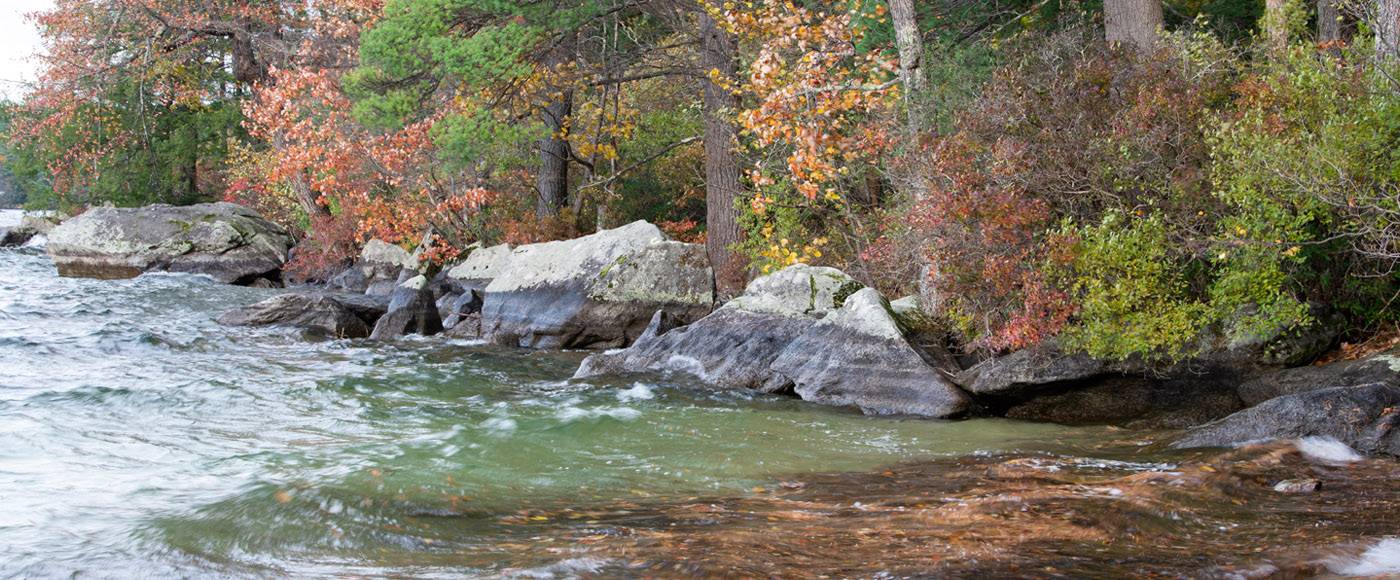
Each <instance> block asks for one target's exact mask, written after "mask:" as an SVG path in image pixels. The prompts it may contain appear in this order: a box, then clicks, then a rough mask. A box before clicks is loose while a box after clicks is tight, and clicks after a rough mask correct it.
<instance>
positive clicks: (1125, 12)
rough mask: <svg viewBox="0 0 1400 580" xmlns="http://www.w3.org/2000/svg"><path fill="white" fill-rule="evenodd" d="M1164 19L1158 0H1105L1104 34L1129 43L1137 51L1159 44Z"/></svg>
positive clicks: (1149, 50) (1108, 37)
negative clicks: (1158, 36)
mask: <svg viewBox="0 0 1400 580" xmlns="http://www.w3.org/2000/svg"><path fill="white" fill-rule="evenodd" d="M1163 23H1164V21H1163V19H1162V3H1161V2H1160V1H1159V0H1104V3H1103V24H1104V37H1105V38H1107V39H1108V42H1109V44H1126V45H1130V46H1132V47H1133V48H1135V49H1136V50H1137V51H1138V52H1142V53H1146V52H1151V51H1152V50H1154V49H1156V48H1157V40H1158V38H1157V35H1158V34H1159V33H1160V32H1161V30H1162V27H1163V25H1164V24H1163Z"/></svg>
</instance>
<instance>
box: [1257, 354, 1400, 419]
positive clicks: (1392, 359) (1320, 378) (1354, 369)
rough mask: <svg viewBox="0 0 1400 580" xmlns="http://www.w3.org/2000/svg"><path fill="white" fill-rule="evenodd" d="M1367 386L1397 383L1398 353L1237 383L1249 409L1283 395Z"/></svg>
mask: <svg viewBox="0 0 1400 580" xmlns="http://www.w3.org/2000/svg"><path fill="white" fill-rule="evenodd" d="M1368 383H1393V384H1400V352H1396V351H1390V352H1385V353H1381V354H1376V355H1372V356H1368V357H1366V358H1363V359H1359V360H1351V361H1341V362H1335V363H1332V364H1328V365H1323V366H1307V367H1297V368H1291V369H1284V370H1280V371H1275V372H1271V373H1268V374H1265V375H1263V376H1260V377H1257V378H1254V379H1251V380H1249V381H1246V382H1244V383H1243V384H1241V385H1240V386H1239V395H1240V399H1241V400H1243V401H1244V403H1245V404H1246V405H1251V406H1252V405H1258V404H1259V403H1262V402H1264V401H1267V400H1269V399H1272V398H1274V397H1281V396H1284V395H1291V394H1295V393H1302V392H1307V391H1313V390H1318V389H1326V388H1331V387H1347V386H1355V385H1364V384H1368Z"/></svg>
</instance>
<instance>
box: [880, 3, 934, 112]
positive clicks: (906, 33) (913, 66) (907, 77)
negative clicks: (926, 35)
mask: <svg viewBox="0 0 1400 580" xmlns="http://www.w3.org/2000/svg"><path fill="white" fill-rule="evenodd" d="M889 4H890V17H891V19H892V20H894V41H895V45H897V46H898V47H899V81H900V82H901V83H903V84H904V94H905V96H906V97H907V96H909V95H912V94H914V93H917V92H919V91H922V90H924V85H925V83H926V80H925V78H924V41H923V37H922V36H921V35H920V34H919V21H918V19H917V18H916V14H915V13H914V0H889Z"/></svg>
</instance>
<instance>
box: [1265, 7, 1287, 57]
mask: <svg viewBox="0 0 1400 580" xmlns="http://www.w3.org/2000/svg"><path fill="white" fill-rule="evenodd" d="M1264 31H1265V33H1266V34H1267V35H1268V41H1269V54H1271V55H1273V56H1274V58H1278V57H1280V56H1282V55H1283V53H1284V52H1286V51H1287V50H1288V0H1266V1H1265V2H1264Z"/></svg>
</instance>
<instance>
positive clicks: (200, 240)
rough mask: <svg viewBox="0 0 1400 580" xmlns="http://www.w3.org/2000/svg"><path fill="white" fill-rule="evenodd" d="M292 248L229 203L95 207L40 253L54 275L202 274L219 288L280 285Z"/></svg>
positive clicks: (276, 229) (276, 230) (61, 229)
mask: <svg viewBox="0 0 1400 580" xmlns="http://www.w3.org/2000/svg"><path fill="white" fill-rule="evenodd" d="M291 247H292V238H291V236H290V235H288V234H287V232H286V231H285V230H283V229H282V228H281V226H278V225H277V224H274V223H272V222H270V221H267V220H265V219H263V218H262V216H260V215H258V213H257V212H255V211H253V210H251V209H248V208H245V207H242V206H238V205H234V204H231V203H223V202H220V203H208V204H199V205H191V206H178V207H177V206H169V205H153V206H147V207H143V208H129V209H128V208H110V207H99V208H93V209H90V210H88V211H87V212H86V213H84V214H82V215H80V216H78V217H75V218H72V219H69V220H67V221H65V222H63V223H62V224H60V225H59V226H58V227H56V228H54V229H53V231H52V232H51V234H50V236H49V242H48V246H47V251H48V254H49V256H50V257H52V258H53V262H54V265H55V266H56V267H57V268H58V273H59V275H60V276H66V277H79V278H102V279H121V278H134V277H136V276H139V275H141V274H143V273H146V272H155V271H167V272H182V273H189V274H204V275H207V276H210V277H212V278H214V279H215V280H218V281H219V282H222V283H225V284H239V285H251V284H253V283H255V282H256V281H258V280H259V279H264V280H268V281H271V282H274V283H280V280H281V269H282V265H283V264H284V263H286V261H287V253H288V251H289V250H290V249H291Z"/></svg>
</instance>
